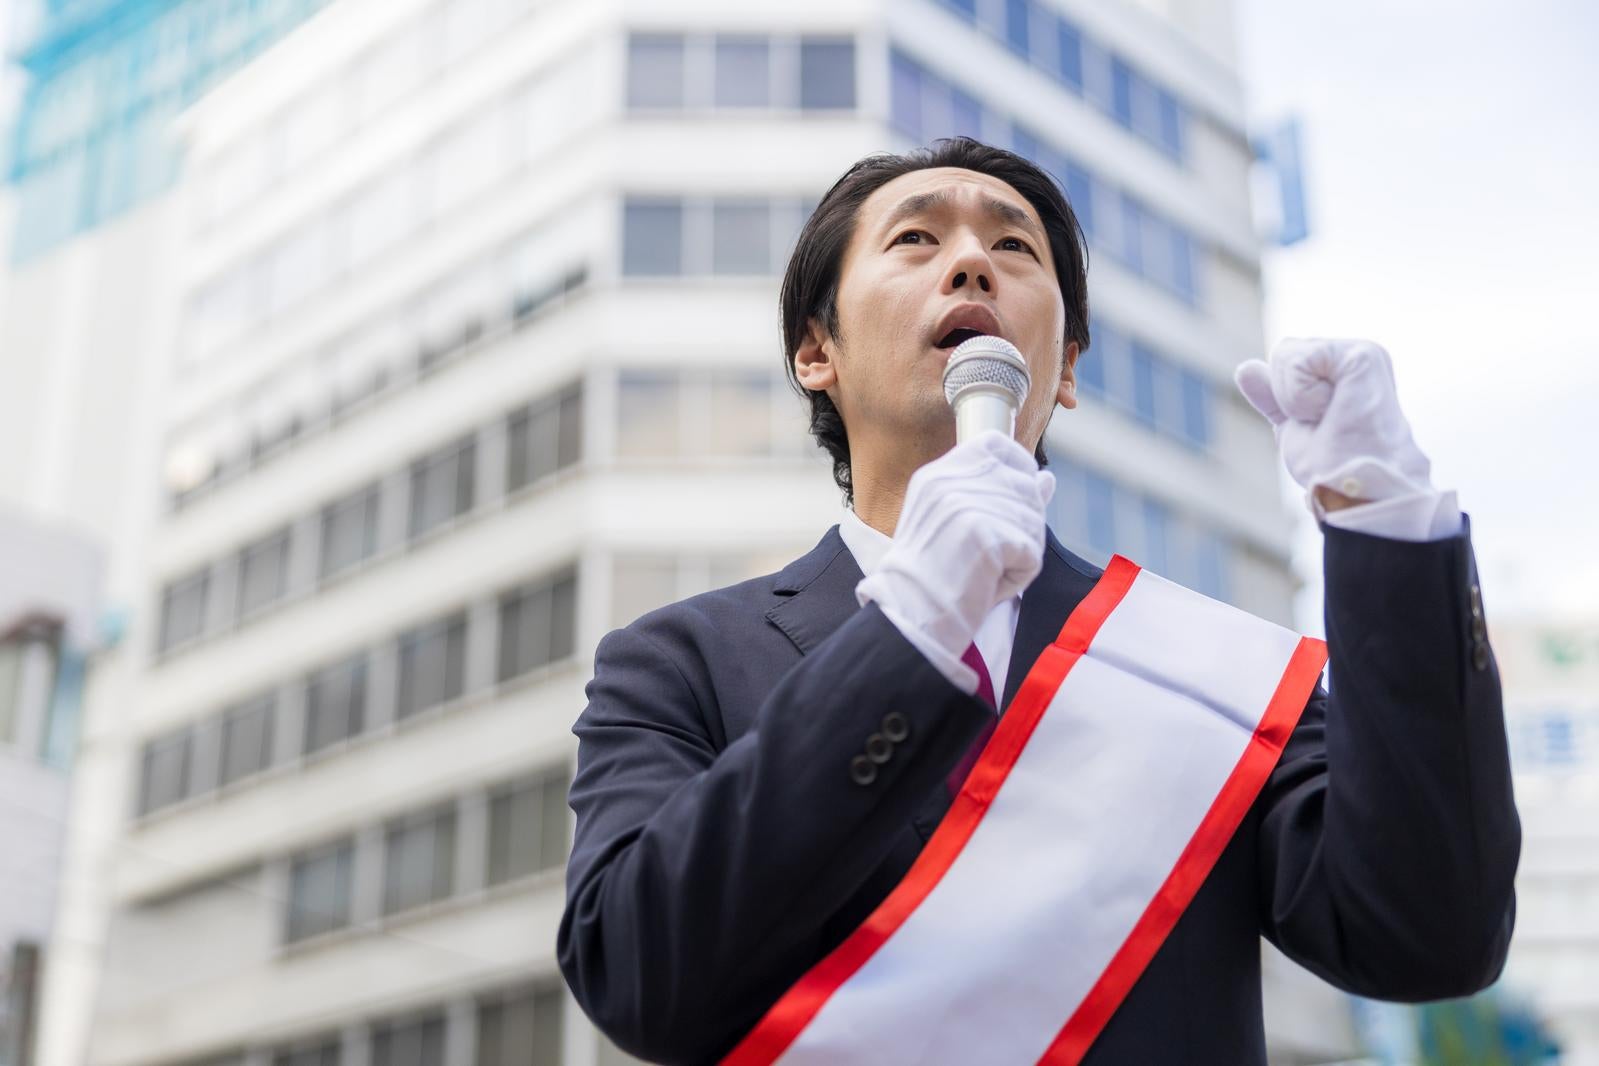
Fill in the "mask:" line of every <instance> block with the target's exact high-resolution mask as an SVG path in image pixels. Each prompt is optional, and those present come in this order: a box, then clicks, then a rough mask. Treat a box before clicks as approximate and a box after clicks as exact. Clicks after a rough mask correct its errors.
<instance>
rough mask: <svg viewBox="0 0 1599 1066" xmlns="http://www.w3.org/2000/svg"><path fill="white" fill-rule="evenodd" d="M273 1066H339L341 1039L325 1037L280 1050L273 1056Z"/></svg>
mask: <svg viewBox="0 0 1599 1066" xmlns="http://www.w3.org/2000/svg"><path fill="white" fill-rule="evenodd" d="M272 1066H339V1038H338V1037H337V1036H323V1037H319V1038H318V1039H316V1040H312V1041H302V1042H300V1043H297V1044H294V1045H292V1046H290V1047H286V1048H280V1049H279V1050H277V1051H275V1052H273V1054H272Z"/></svg>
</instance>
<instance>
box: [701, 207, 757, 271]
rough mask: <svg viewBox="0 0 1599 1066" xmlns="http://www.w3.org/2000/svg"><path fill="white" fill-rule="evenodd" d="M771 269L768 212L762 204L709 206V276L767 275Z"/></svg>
mask: <svg viewBox="0 0 1599 1066" xmlns="http://www.w3.org/2000/svg"><path fill="white" fill-rule="evenodd" d="M771 269H772V210H771V205H770V204H769V203H768V202H767V201H765V200H717V201H715V202H714V203H712V205H711V272H712V273H714V274H752V275H762V274H767V273H769V272H770V271H771Z"/></svg>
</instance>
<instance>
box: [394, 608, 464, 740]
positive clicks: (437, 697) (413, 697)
mask: <svg viewBox="0 0 1599 1066" xmlns="http://www.w3.org/2000/svg"><path fill="white" fill-rule="evenodd" d="M465 668H466V615H464V614H457V615H454V616H452V617H450V618H446V619H443V620H442V621H438V622H432V623H430V624H428V625H425V626H422V627H421V628H420V629H414V630H412V631H410V632H409V633H406V634H403V635H402V636H401V637H400V690H399V707H398V711H397V713H398V715H399V717H400V718H409V717H410V716H411V715H413V714H417V713H419V712H421V711H425V710H427V709H428V708H430V707H437V706H438V705H439V704H441V703H448V702H449V701H450V700H453V699H458V698H459V697H460V695H461V692H462V690H463V688H464V682H465Z"/></svg>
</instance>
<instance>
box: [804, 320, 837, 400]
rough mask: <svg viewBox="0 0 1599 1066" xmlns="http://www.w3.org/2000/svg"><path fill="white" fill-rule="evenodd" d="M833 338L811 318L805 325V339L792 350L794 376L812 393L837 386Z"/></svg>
mask: <svg viewBox="0 0 1599 1066" xmlns="http://www.w3.org/2000/svg"><path fill="white" fill-rule="evenodd" d="M835 355H836V349H835V348H834V346H833V338H832V337H831V336H829V335H828V332H827V330H825V329H823V328H822V325H821V323H819V322H817V321H816V319H814V318H812V319H810V320H808V321H807V322H806V323H805V339H804V340H802V341H800V344H799V347H798V348H796V349H794V376H795V377H796V378H797V379H799V383H800V384H801V385H802V386H804V387H805V388H807V389H809V390H811V391H812V392H826V391H827V390H828V389H830V388H832V387H833V386H834V385H836V384H838V364H837V363H836V362H835V361H834V357H835Z"/></svg>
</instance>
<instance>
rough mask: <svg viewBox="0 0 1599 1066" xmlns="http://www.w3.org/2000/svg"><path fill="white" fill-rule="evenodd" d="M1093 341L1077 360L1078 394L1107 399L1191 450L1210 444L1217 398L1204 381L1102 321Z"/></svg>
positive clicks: (1097, 326) (1099, 321) (1096, 329)
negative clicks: (1212, 411) (1212, 408)
mask: <svg viewBox="0 0 1599 1066" xmlns="http://www.w3.org/2000/svg"><path fill="white" fill-rule="evenodd" d="M1093 339H1094V345H1093V347H1092V348H1090V349H1089V350H1088V352H1087V353H1085V354H1084V355H1083V356H1082V357H1081V358H1079V359H1078V360H1077V385H1078V391H1079V393H1080V394H1081V395H1084V396H1089V397H1096V398H1099V399H1103V400H1106V401H1107V402H1109V403H1111V404H1112V405H1114V406H1115V407H1116V408H1117V409H1118V410H1121V411H1123V412H1124V413H1126V414H1129V415H1131V416H1132V417H1134V418H1136V419H1137V420H1138V421H1139V422H1142V423H1143V424H1144V425H1146V426H1148V427H1149V428H1150V429H1153V430H1154V431H1155V432H1157V433H1159V434H1161V435H1162V436H1165V437H1169V438H1170V439H1172V440H1175V441H1179V442H1180V443H1183V444H1186V445H1188V446H1190V447H1193V448H1205V447H1207V446H1208V445H1209V444H1210V437H1211V424H1212V421H1213V416H1212V413H1211V407H1212V404H1213V403H1214V402H1215V396H1214V393H1213V391H1212V389H1211V387H1210V384H1209V383H1208V382H1207V381H1206V380H1205V379H1204V378H1203V377H1201V376H1200V375H1198V374H1196V373H1194V372H1193V371H1192V370H1190V369H1188V368H1187V367H1185V366H1181V365H1179V364H1178V363H1177V362H1176V361H1175V360H1173V359H1171V358H1170V357H1169V356H1166V355H1164V354H1162V353H1161V352H1159V351H1157V350H1155V349H1154V348H1152V347H1150V346H1149V345H1148V344H1145V343H1144V342H1143V341H1141V340H1138V339H1137V338H1136V337H1133V336H1132V335H1130V334H1127V333H1124V332H1122V331H1121V330H1120V329H1117V328H1116V327H1114V326H1108V325H1106V324H1105V322H1104V320H1103V319H1100V320H1096V321H1095V322H1094V326H1093Z"/></svg>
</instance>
